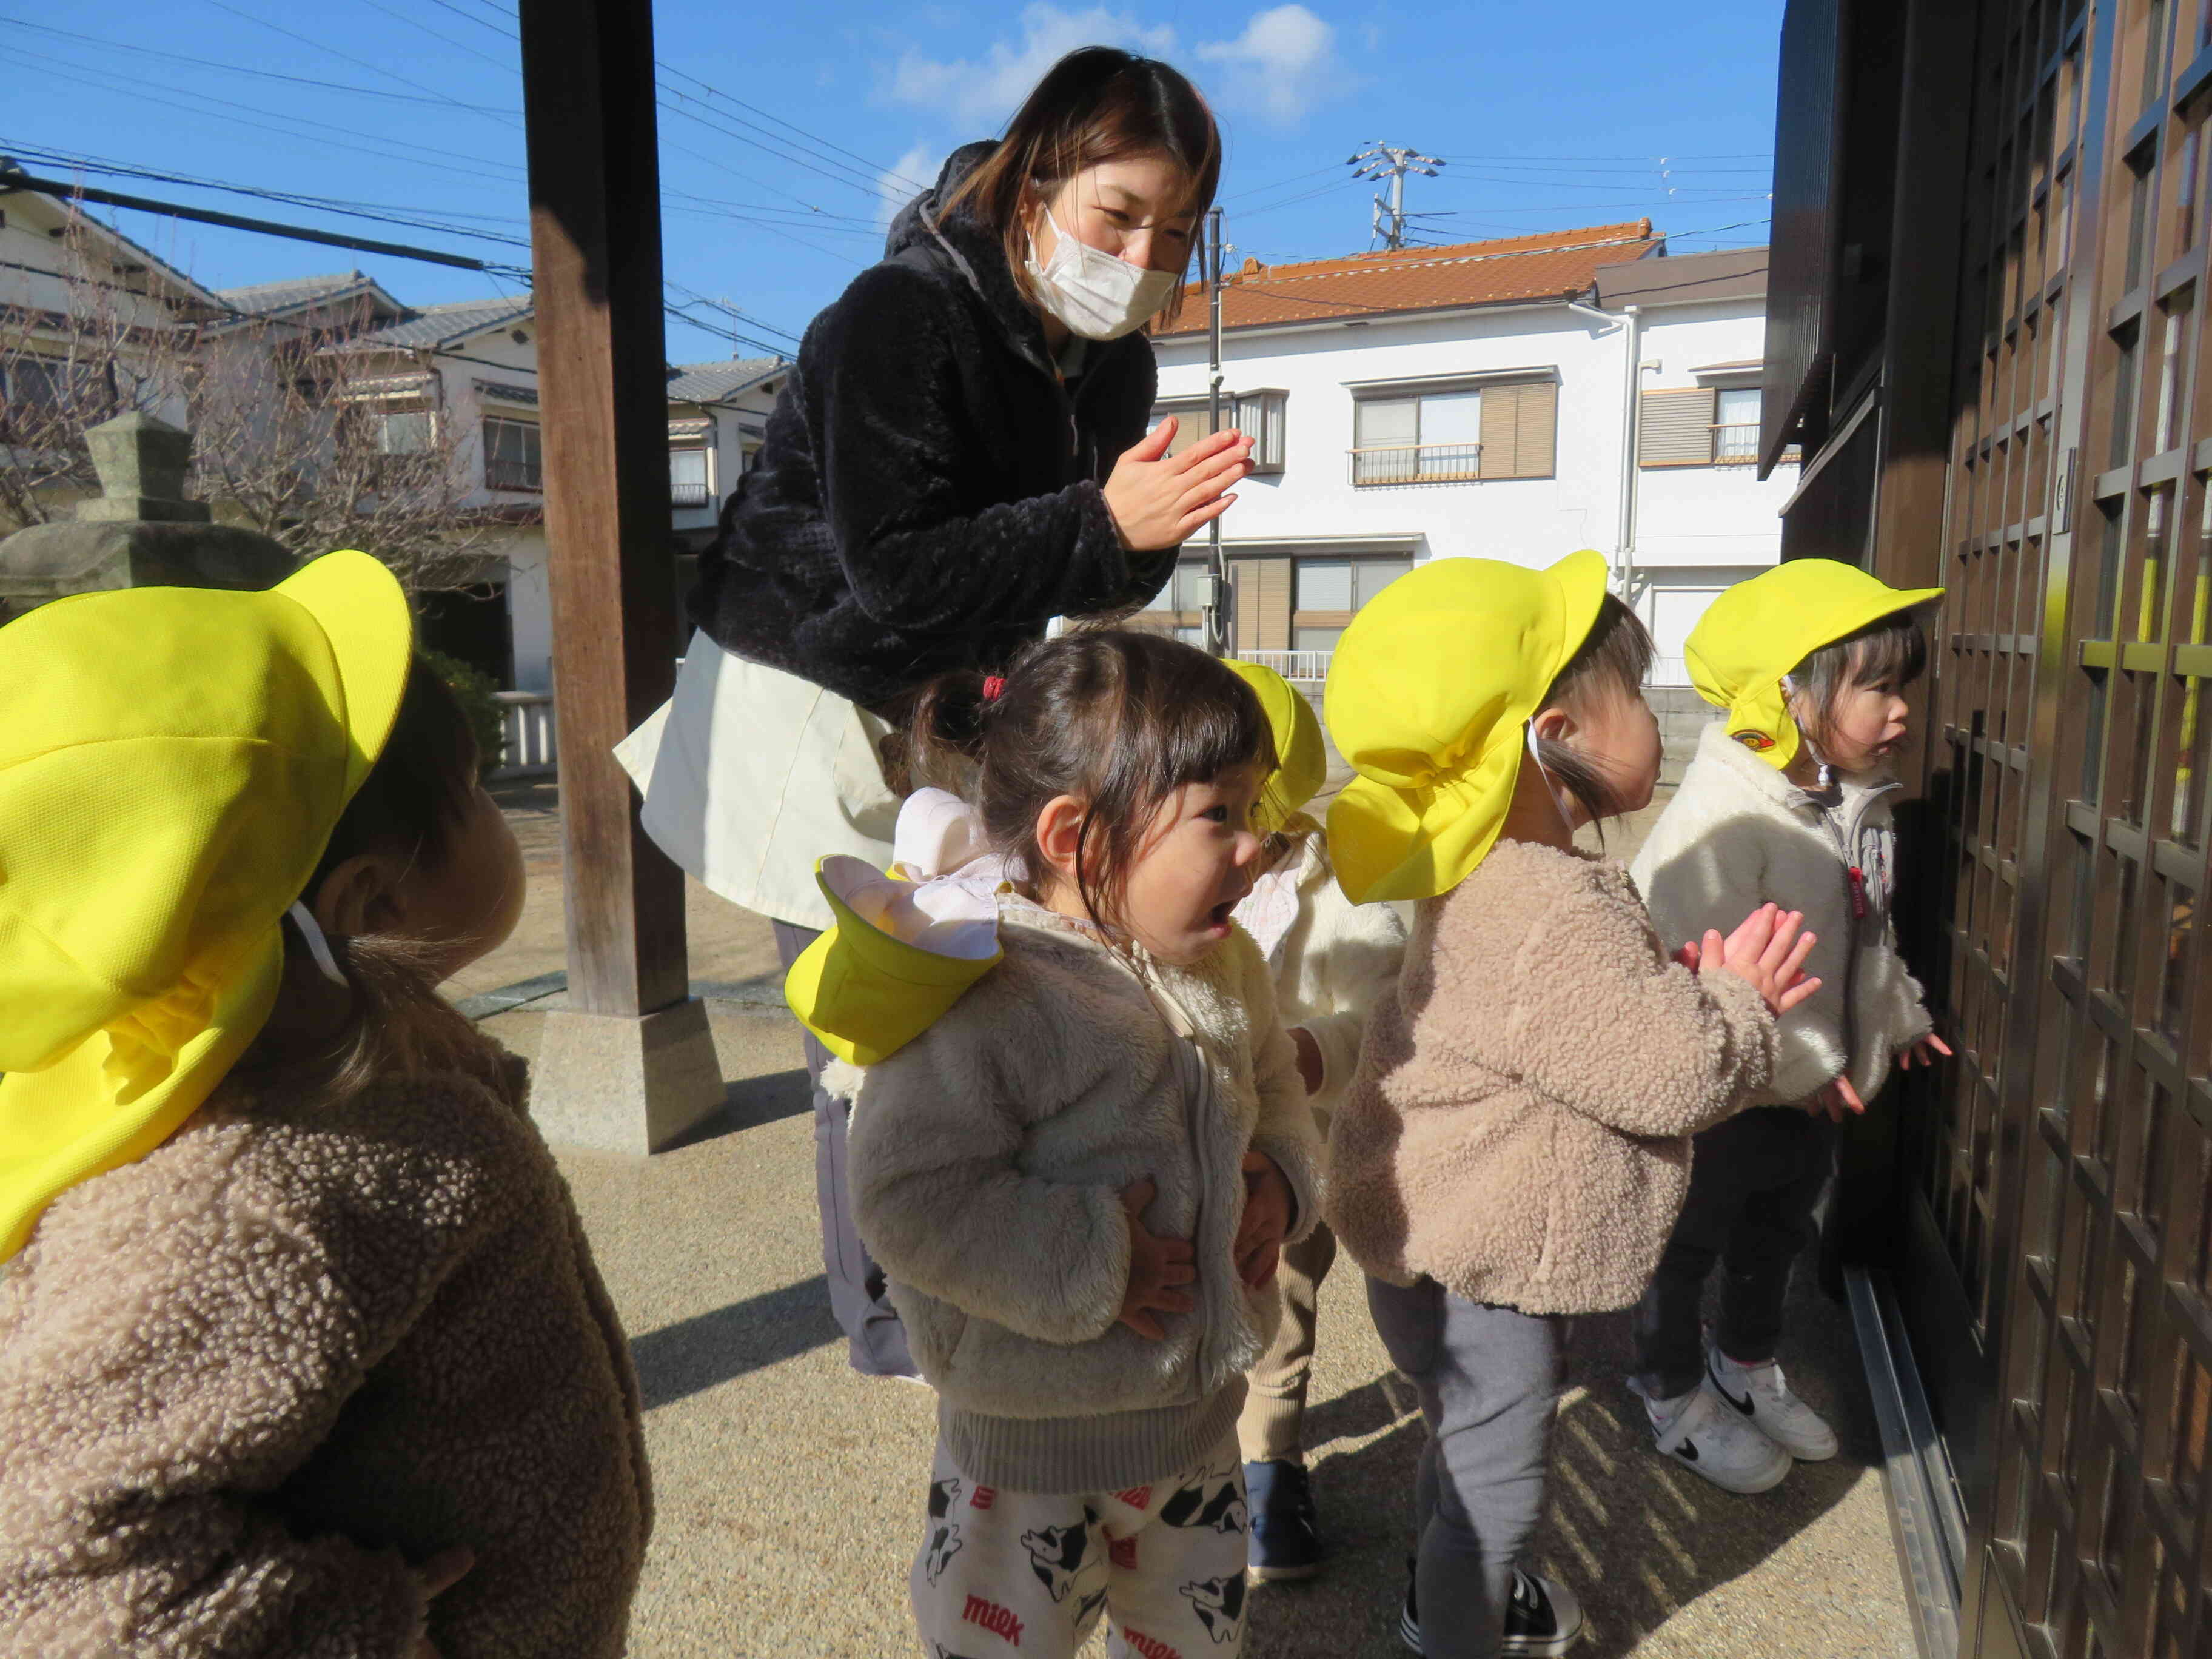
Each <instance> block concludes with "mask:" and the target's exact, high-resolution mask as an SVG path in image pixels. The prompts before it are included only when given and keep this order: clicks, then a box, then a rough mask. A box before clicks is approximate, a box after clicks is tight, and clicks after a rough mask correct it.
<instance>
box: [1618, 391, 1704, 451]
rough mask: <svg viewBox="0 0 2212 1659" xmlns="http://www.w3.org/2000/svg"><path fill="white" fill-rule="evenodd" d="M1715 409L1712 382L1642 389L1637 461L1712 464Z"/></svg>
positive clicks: (1638, 418)
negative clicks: (1663, 389) (1670, 389)
mask: <svg viewBox="0 0 2212 1659" xmlns="http://www.w3.org/2000/svg"><path fill="white" fill-rule="evenodd" d="M1714 413H1715V410H1714V400H1713V389H1712V388H1711V386H1688V387H1685V388H1683V389H1681V390H1680V391H1673V392H1645V393H1644V401H1643V404H1642V406H1641V407H1640V409H1639V410H1638V415H1637V435H1636V464H1637V465H1638V466H1645V467H1651V466H1711V465H1712V464H1713V417H1714Z"/></svg>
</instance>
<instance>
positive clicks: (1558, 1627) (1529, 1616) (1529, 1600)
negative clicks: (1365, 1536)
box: [1398, 1560, 1583, 1659]
mask: <svg viewBox="0 0 2212 1659" xmlns="http://www.w3.org/2000/svg"><path fill="white" fill-rule="evenodd" d="M1406 1575H1407V1582H1406V1605H1405V1607H1404V1608H1403V1610H1401V1612H1400V1613H1399V1614H1398V1639H1399V1640H1400V1641H1401V1642H1403V1643H1404V1644H1406V1645H1407V1647H1408V1648H1410V1649H1412V1650H1413V1651H1414V1652H1415V1653H1421V1652H1424V1651H1425V1650H1424V1649H1423V1648H1422V1646H1421V1615H1420V1608H1419V1604H1418V1603H1417V1602H1416V1601H1414V1599H1413V1587H1414V1582H1415V1580H1416V1578H1417V1577H1419V1574H1418V1571H1417V1569H1416V1568H1415V1565H1414V1564H1413V1561H1411V1560H1408V1561H1407V1563H1406ZM1582 1633H1583V1609H1582V1604H1581V1603H1580V1602H1579V1601H1576V1600H1575V1593H1574V1592H1573V1591H1572V1590H1571V1589H1568V1588H1567V1587H1566V1586H1565V1584H1555V1583H1553V1582H1552V1581H1551V1580H1550V1579H1548V1578H1539V1577H1537V1576H1536V1575H1535V1574H1534V1573H1533V1572H1523V1571H1521V1570H1520V1569H1519V1568H1518V1567H1516V1568H1515V1569H1514V1570H1513V1599H1512V1600H1511V1601H1508V1602H1507V1603H1506V1604H1505V1634H1504V1638H1502V1639H1501V1640H1500V1641H1499V1642H1498V1651H1499V1652H1500V1653H1510V1654H1516V1655H1521V1654H1528V1655H1534V1656H1541V1659H1551V1656H1553V1655H1556V1654H1562V1653H1565V1651H1566V1650H1568V1649H1569V1648H1571V1647H1572V1646H1574V1644H1575V1643H1576V1641H1577V1639H1579V1638H1580V1637H1581V1636H1582Z"/></svg>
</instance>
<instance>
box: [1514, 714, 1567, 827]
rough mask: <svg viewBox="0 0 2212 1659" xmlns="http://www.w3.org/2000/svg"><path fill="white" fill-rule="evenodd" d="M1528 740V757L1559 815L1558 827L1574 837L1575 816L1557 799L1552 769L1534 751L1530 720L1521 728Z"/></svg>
mask: <svg viewBox="0 0 2212 1659" xmlns="http://www.w3.org/2000/svg"><path fill="white" fill-rule="evenodd" d="M1522 731H1523V732H1525V733H1526V734H1527V737H1528V758H1529V759H1530V760H1532V761H1534V762H1535V763H1536V775H1537V776H1538V777H1540V778H1541V779H1543V781H1544V793H1546V794H1547V795H1549V796H1550V797H1551V798H1552V810H1553V811H1554V812H1557V813H1558V814H1559V827H1560V828H1561V829H1565V831H1566V832H1567V839H1568V840H1570V841H1571V840H1573V839H1574V834H1575V816H1574V814H1573V813H1571V812H1570V811H1567V807H1566V803H1565V802H1564V801H1562V800H1561V799H1559V785H1557V784H1556V783H1553V781H1552V769H1551V768H1550V767H1548V766H1547V765H1545V764H1544V757H1543V756H1541V754H1539V753H1537V751H1536V722H1535V721H1534V720H1530V721H1529V722H1528V725H1527V726H1523V727H1522Z"/></svg>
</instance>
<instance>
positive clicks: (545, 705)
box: [491, 691, 559, 778]
mask: <svg viewBox="0 0 2212 1659" xmlns="http://www.w3.org/2000/svg"><path fill="white" fill-rule="evenodd" d="M492 695H493V696H495V697H496V698H497V699H498V700H499V715H500V732H501V737H502V738H504V739H505V744H504V747H503V749H502V750H501V755H500V761H499V764H498V765H497V766H495V767H494V768H492V769H491V775H492V776H494V777H495V778H519V777H525V776H527V775H530V774H532V773H537V772H550V771H552V770H553V769H554V760H555V757H556V755H557V754H558V753H559V746H558V744H557V742H556V736H555V732H554V729H553V694H552V693H551V692H550V691H495V692H494V693H493V694H492Z"/></svg>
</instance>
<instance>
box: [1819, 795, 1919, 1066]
mask: <svg viewBox="0 0 2212 1659" xmlns="http://www.w3.org/2000/svg"><path fill="white" fill-rule="evenodd" d="M1903 787H1904V786H1903V785H1902V784H1899V783H1896V782H1894V781H1893V782H1890V783H1886V784H1883V785H1881V787H1879V788H1875V789H1869V790H1867V791H1866V792H1865V793H1863V794H1862V795H1861V797H1860V798H1859V801H1858V804H1857V807H1856V808H1855V809H1854V810H1853V811H1852V813H1851V816H1850V823H1848V824H1846V823H1844V821H1843V820H1842V819H1841V818H1840V817H1838V814H1837V813H1836V812H1835V811H1831V810H1830V809H1829V808H1827V807H1825V806H1820V805H1817V804H1816V805H1815V806H1814V811H1817V812H1818V813H1819V814H1820V827H1821V828H1822V829H1826V831H1827V832H1828V840H1829V842H1831V843H1832V845H1833V846H1834V848H1835V849H1836V855H1837V857H1838V859H1839V860H1842V863H1843V866H1844V906H1845V908H1846V909H1847V911H1848V913H1849V915H1850V918H1851V933H1850V945H1849V947H1848V948H1847V949H1846V950H1845V951H1844V1076H1845V1077H1849V1076H1850V1074H1851V1072H1852V1069H1853V1068H1854V1067H1855V1066H1857V1063H1858V1057H1859V1030H1858V1027H1859V1002H1858V976H1859V934H1860V932H1861V924H1862V923H1863V921H1865V920H1866V918H1867V917H1868V916H1869V915H1872V914H1873V910H1874V906H1873V904H1872V903H1871V902H1869V899H1868V898H1867V896H1866V874H1865V872H1864V871H1863V869H1862V868H1861V866H1859V864H1858V862H1857V859H1858V842H1859V830H1860V829H1861V828H1862V827H1863V825H1864V824H1865V823H1866V815H1867V814H1868V813H1869V811H1872V810H1873V808H1874V805H1875V802H1876V801H1878V800H1881V799H1882V798H1883V797H1884V796H1886V795H1887V794H1889V793H1891V792H1892V791H1893V790H1896V789H1901V788H1903ZM1840 805H1841V803H1840V802H1838V806H1840ZM1851 1086H1852V1087H1853V1088H1857V1086H1858V1085H1857V1084H1856V1083H1854V1084H1853V1085H1851Z"/></svg>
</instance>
